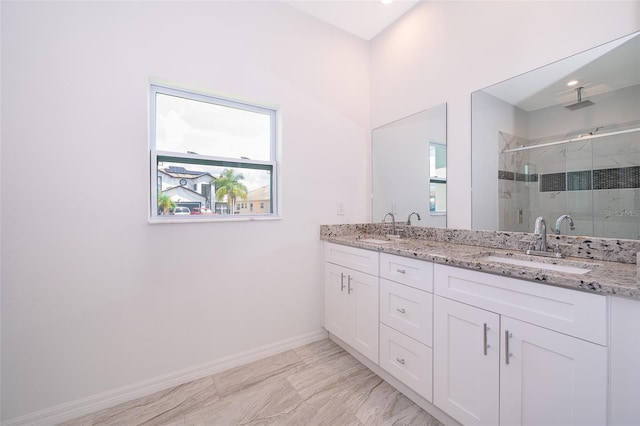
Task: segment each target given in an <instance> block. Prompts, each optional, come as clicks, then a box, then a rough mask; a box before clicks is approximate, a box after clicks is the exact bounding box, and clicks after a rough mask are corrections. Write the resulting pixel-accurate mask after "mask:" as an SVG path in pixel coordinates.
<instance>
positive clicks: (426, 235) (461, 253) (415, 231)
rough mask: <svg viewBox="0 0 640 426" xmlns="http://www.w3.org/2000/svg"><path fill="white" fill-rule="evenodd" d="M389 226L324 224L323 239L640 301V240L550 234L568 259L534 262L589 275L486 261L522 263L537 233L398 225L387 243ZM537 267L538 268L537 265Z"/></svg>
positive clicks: (322, 227) (550, 238) (545, 259)
mask: <svg viewBox="0 0 640 426" xmlns="http://www.w3.org/2000/svg"><path fill="white" fill-rule="evenodd" d="M388 226H389V224H359V225H323V226H321V228H320V238H321V239H322V240H324V241H328V242H332V243H336V244H344V245H348V246H352V247H359V248H363V249H366V250H375V251H379V252H382V253H389V254H395V255H399V256H405V257H410V258H414V259H422V260H426V261H430V262H434V263H441V264H446V265H450V266H456V267H460V268H466V269H473V270H477V271H482V272H487V273H491V274H496V275H503V276H509V277H513V278H519V279H524V280H528V281H535V282H539V283H544V284H548V285H555V286H562V287H567V288H572V289H578V290H584V291H590V292H596V293H602V294H613V295H618V296H626V297H632V298H635V299H640V282H639V277H638V268H637V265H636V263H635V262H636V253H638V252H640V241H636V240H617V239H605V238H587V237H570V236H555V235H553V236H552V235H549V240H548V242H549V245H550V246H552V247H553V245H555V244H558V247H559V249H560V251H561V252H562V253H564V254H565V255H566V256H567V257H566V258H564V259H561V260H560V261H559V262H557V261H556V260H555V259H553V258H547V257H535V258H534V260H535V261H536V262H542V263H547V264H552V263H559V264H562V265H567V266H573V267H582V268H588V269H591V271H589V272H587V273H585V274H574V273H568V272H559V271H553V270H549V269H542V268H538V267H529V266H526V267H525V266H519V265H510V264H505V263H502V262H494V261H491V260H487V259H486V257H488V256H500V257H502V258H507V259H509V258H515V259H524V260H526V259H527V258H531V257H530V256H525V255H524V254H523V253H524V251H525V250H526V249H527V248H528V247H529V246H530V245H531V244H532V242H533V241H535V236H534V235H533V234H528V233H521V232H502V231H473V230H460V229H442V228H425V227H406V226H403V225H399V226H398V229H399V230H400V233H401V235H403V237H402V239H400V240H393V241H388V242H384V243H376V242H375V241H374V242H370V241H366V240H369V239H378V240H384V239H385V234H387V233H388V232H389V229H388ZM534 266H535V265H534Z"/></svg>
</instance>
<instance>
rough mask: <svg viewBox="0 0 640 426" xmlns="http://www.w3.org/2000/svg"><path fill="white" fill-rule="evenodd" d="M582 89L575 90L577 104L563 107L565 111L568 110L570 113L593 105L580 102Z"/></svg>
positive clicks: (587, 102) (588, 102) (589, 102)
mask: <svg viewBox="0 0 640 426" xmlns="http://www.w3.org/2000/svg"><path fill="white" fill-rule="evenodd" d="M582 89H584V87H578V88H577V89H576V91H577V92H578V102H576V103H575V104H571V105H567V106H565V108H566V109H570V110H571V111H575V110H577V109H580V108H585V107H588V106H591V105H595V104H594V103H593V102H591V101H583V100H582Z"/></svg>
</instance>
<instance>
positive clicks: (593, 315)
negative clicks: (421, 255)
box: [434, 265, 607, 345]
mask: <svg viewBox="0 0 640 426" xmlns="http://www.w3.org/2000/svg"><path fill="white" fill-rule="evenodd" d="M434 291H435V293H436V294H438V295H442V296H444V297H447V298H449V299H454V300H458V301H460V302H463V303H467V304H470V305H473V306H477V307H480V308H483V309H487V310H489V311H493V312H497V313H500V314H502V315H506V316H508V317H512V318H516V319H520V320H522V321H525V322H528V323H532V324H536V325H539V326H541V327H545V328H548V329H551V330H556V331H559V332H561V333H565V334H568V335H571V336H575V337H579V338H581V339H585V340H589V341H591V342H594V343H598V344H600V345H606V344H607V304H606V302H607V300H606V297H605V296H602V295H598V294H589V293H585V292H582V291H577V290H570V289H566V288H559V287H552V286H549V285H545V284H537V283H532V282H528V281H523V280H518V279H514V278H508V277H501V276H498V275H491V274H487V273H482V272H477V271H471V270H468V269H462V268H454V267H451V266H446V265H435V268H434Z"/></svg>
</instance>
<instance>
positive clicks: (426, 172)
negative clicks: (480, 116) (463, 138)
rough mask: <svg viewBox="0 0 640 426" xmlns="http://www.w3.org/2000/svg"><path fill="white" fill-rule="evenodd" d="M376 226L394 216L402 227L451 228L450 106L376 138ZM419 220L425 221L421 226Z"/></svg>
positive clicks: (417, 116)
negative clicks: (448, 203) (448, 210)
mask: <svg viewBox="0 0 640 426" xmlns="http://www.w3.org/2000/svg"><path fill="white" fill-rule="evenodd" d="M371 170H372V190H373V196H372V200H373V208H372V212H373V218H372V221H373V222H380V221H381V220H382V218H383V216H384V215H385V214H386V213H389V212H391V213H394V214H395V216H396V221H398V223H406V221H407V219H408V217H409V215H410V214H411V213H413V212H416V213H417V215H414V216H413V217H412V219H411V224H412V225H416V226H435V227H446V226H447V105H446V104H441V105H437V106H435V107H432V108H429V109H426V110H424V111H421V112H419V113H417V114H413V115H411V116H409V117H405V118H403V119H401V120H398V121H394V122H393V123H389V124H386V125H384V126H381V127H378V128H376V129H374V130H373V132H372V167H371ZM418 217H419V218H420V220H418Z"/></svg>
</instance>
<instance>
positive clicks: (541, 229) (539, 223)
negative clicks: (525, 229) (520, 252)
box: [525, 216, 564, 258]
mask: <svg viewBox="0 0 640 426" xmlns="http://www.w3.org/2000/svg"><path fill="white" fill-rule="evenodd" d="M533 233H534V234H535V235H539V236H540V247H539V249H538V250H536V249H535V248H530V249H529V250H527V251H525V253H526V254H530V255H533V256H546V257H556V258H563V257H564V254H562V253H561V252H560V249H559V246H558V245H557V244H556V246H555V248H554V251H548V250H547V223H546V222H545V221H544V217H542V216H539V217H537V218H536V224H535V228H534V230H533ZM532 247H535V245H532Z"/></svg>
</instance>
